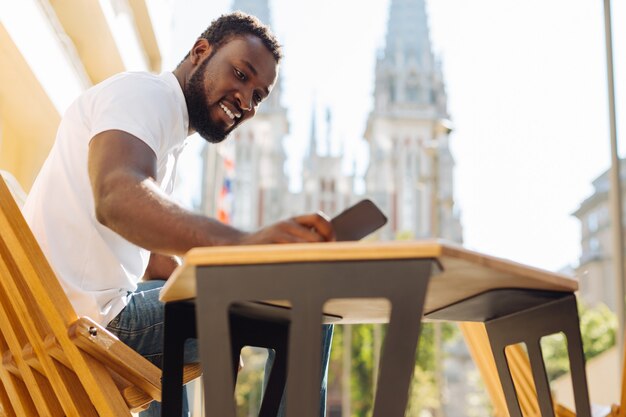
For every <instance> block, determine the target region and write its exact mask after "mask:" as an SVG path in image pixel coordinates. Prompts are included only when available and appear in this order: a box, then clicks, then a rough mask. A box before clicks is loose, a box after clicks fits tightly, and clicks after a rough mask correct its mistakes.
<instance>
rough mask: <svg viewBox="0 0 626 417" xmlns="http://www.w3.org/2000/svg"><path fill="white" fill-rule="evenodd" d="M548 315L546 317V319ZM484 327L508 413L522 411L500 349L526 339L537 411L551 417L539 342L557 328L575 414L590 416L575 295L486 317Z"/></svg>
mask: <svg viewBox="0 0 626 417" xmlns="http://www.w3.org/2000/svg"><path fill="white" fill-rule="evenodd" d="M548 317H549V320H547V319H546V318H548ZM485 327H486V329H487V334H488V336H489V342H490V344H491V349H492V351H493V354H494V359H495V361H496V366H497V368H498V375H499V376H500V381H501V383H502V387H503V390H504V395H505V397H506V401H507V406H508V408H509V413H510V415H511V417H522V413H521V410H520V406H519V402H518V399H517V394H516V392H515V387H514V385H513V380H512V377H511V373H510V370H509V367H508V363H507V360H506V356H505V353H504V350H505V348H506V346H509V345H513V344H517V343H522V342H524V343H526V346H527V347H528V354H529V359H530V364H531V368H532V373H533V379H534V381H535V387H536V388H537V398H538V401H539V408H540V410H541V415H542V416H543V417H552V416H554V411H553V404H552V396H551V393H550V386H549V384H548V380H547V376H546V372H545V366H544V363H543V357H542V353H541V345H540V342H541V338H542V337H543V336H547V335H551V334H554V333H559V332H563V333H564V334H565V337H566V338H567V347H568V352H569V360H570V370H571V374H572V384H573V388H574V396H575V402H576V414H577V415H578V416H580V417H591V411H590V406H589V394H588V391H587V378H586V375H585V359H584V354H583V347H582V340H581V337H580V328H579V321H578V311H577V309H576V297H575V296H574V295H573V294H569V295H567V296H565V297H562V298H560V299H557V300H554V301H550V302H548V303H545V304H542V305H540V306H537V307H534V308H531V309H528V310H524V311H520V312H516V313H512V314H509V315H506V316H503V317H499V318H496V319H493V320H489V321H487V322H486V323H485Z"/></svg>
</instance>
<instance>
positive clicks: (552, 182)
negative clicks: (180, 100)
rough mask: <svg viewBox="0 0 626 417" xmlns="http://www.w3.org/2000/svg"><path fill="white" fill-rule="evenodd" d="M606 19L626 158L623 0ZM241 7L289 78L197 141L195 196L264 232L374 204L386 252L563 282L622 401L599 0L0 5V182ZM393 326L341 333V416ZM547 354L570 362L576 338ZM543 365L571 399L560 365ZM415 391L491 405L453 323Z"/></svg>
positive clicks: (369, 382) (413, 410)
mask: <svg viewBox="0 0 626 417" xmlns="http://www.w3.org/2000/svg"><path fill="white" fill-rule="evenodd" d="M613 8H614V9H613V40H614V41H613V42H614V59H615V83H616V84H615V91H616V101H617V106H616V107H617V126H618V129H617V133H618V136H617V138H618V143H619V150H620V155H621V154H623V151H624V147H623V145H622V143H623V139H624V135H623V127H624V126H625V123H624V122H625V121H626V102H625V100H626V99H625V97H626V79H625V77H624V73H625V71H626V44H625V40H626V5H625V4H624V2H613ZM231 10H243V11H246V12H249V13H251V14H254V15H256V16H257V17H259V19H261V20H262V21H263V22H265V23H266V24H269V25H270V26H271V27H272V29H273V30H274V32H275V33H276V34H277V36H278V38H279V40H280V42H281V44H282V45H283V48H284V56H285V57H284V60H283V61H282V63H281V70H280V77H279V83H278V85H277V86H276V88H275V89H274V92H273V93H272V95H271V96H270V98H269V99H268V100H267V102H265V103H264V104H263V105H262V107H261V109H260V111H259V114H258V115H257V117H255V118H254V119H252V120H251V121H249V122H247V123H246V124H245V125H243V126H242V127H241V128H240V129H238V130H237V131H236V132H234V133H233V134H232V135H231V136H232V137H231V138H230V140H228V141H226V142H225V143H223V144H221V145H218V146H215V145H210V146H208V145H207V144H206V143H204V141H203V140H202V139H201V138H199V137H193V136H192V137H190V139H189V141H188V145H187V148H186V150H185V154H184V158H185V161H184V163H181V164H180V165H179V166H180V167H181V169H180V172H179V182H178V186H177V192H176V198H177V199H178V200H179V201H180V202H181V204H184V205H185V206H187V207H189V208H190V209H193V210H196V211H199V212H203V213H205V214H207V215H210V216H214V217H217V218H219V219H220V220H222V221H224V222H228V223H231V224H233V225H235V226H237V227H240V228H243V229H246V230H253V229H256V228H259V227H262V226H264V225H266V224H268V223H271V222H273V221H276V220H278V219H281V218H285V217H288V216H291V215H294V214H298V213H302V212H309V211H317V210H322V211H324V212H326V213H327V214H329V215H331V216H332V215H335V214H337V213H339V212H341V211H342V210H343V209H345V208H347V207H348V206H350V205H351V204H353V203H354V202H356V201H358V200H360V199H362V198H365V197H367V198H371V199H372V200H374V201H375V202H376V203H377V204H378V205H379V206H380V207H381V208H382V209H383V211H384V212H385V213H386V214H387V216H388V217H389V223H388V225H387V226H385V228H383V229H382V230H381V231H380V232H379V233H377V235H376V236H373V237H371V238H372V239H384V240H390V239H421V238H430V237H438V238H443V239H446V240H448V241H452V242H456V243H459V244H463V245H464V246H465V247H467V248H469V249H474V250H477V251H480V252H484V253H487V254H490V255H495V256H499V257H504V258H508V259H511V260H514V261H518V262H522V263H525V264H528V265H531V266H536V267H539V268H544V269H548V270H551V271H557V272H561V273H564V274H567V275H571V276H573V277H575V278H576V279H578V280H579V285H580V291H579V300H580V304H581V313H582V317H583V318H582V327H583V337H584V339H585V347H586V349H587V354H588V357H589V358H592V357H593V358H594V359H590V361H589V370H588V372H589V375H590V389H591V393H592V401H595V402H597V403H604V404H607V403H610V402H617V397H618V394H617V391H618V386H619V382H618V374H619V358H618V356H619V355H618V354H617V349H616V348H614V347H613V348H611V347H612V346H613V345H614V343H615V339H616V331H617V327H618V325H617V320H616V317H615V315H614V313H613V311H615V309H616V308H617V305H616V304H617V301H616V300H617V299H618V298H617V297H616V292H615V288H616V286H615V283H616V279H615V276H614V273H613V272H612V267H611V260H612V259H613V255H612V246H611V236H610V230H611V229H610V227H611V220H610V216H609V203H608V190H609V177H608V169H609V165H610V156H611V154H610V148H609V112H608V99H607V70H606V51H605V43H604V42H605V36H604V9H603V3H602V1H600V0H550V1H548V2H546V1H540V0H528V1H525V2H519V1H515V0H474V1H467V0H430V1H426V0H367V1H363V0H361V1H358V0H342V1H330V0H318V1H315V2H312V1H311V2H306V1H298V2H293V1H291V2H290V1H287V0H215V1H211V2H207V1H202V0H185V1H182V0H179V1H175V0H20V1H10V0H0V169H2V170H5V171H8V172H10V173H11V174H13V175H14V176H15V177H16V179H17V181H18V182H19V183H20V185H21V186H22V187H23V188H24V189H25V190H26V191H28V189H29V188H30V186H31V184H32V182H33V180H34V178H35V176H36V175H37V172H38V170H39V167H40V166H41V165H42V163H43V160H44V159H45V157H46V155H47V153H48V151H49V149H50V147H51V145H52V143H53V141H54V137H55V132H56V128H57V125H58V123H59V121H60V118H61V115H62V114H63V112H64V111H65V109H66V108H67V106H68V105H69V104H70V103H71V102H72V100H74V99H75V98H76V97H77V96H78V95H79V94H80V93H81V92H82V91H84V90H85V89H87V88H89V87H90V86H91V85H93V84H96V83H98V82H100V81H102V80H104V79H106V78H107V77H109V76H111V75H113V74H115V73H118V72H121V71H150V72H156V73H158V72H161V71H171V70H173V69H174V68H175V67H176V65H177V64H178V62H180V60H181V59H182V57H183V56H184V55H185V54H186V53H187V51H188V50H189V49H190V48H191V46H192V45H193V43H194V41H195V39H196V38H197V37H198V35H199V34H200V33H201V32H202V31H203V30H204V29H205V28H206V27H207V26H208V24H209V23H210V22H211V20H213V19H214V18H216V17H218V16H219V15H221V14H223V13H226V12H229V11H231ZM622 171H623V170H622ZM384 333H385V328H384V326H343V327H338V328H337V329H336V334H335V340H334V345H333V354H332V355H333V356H332V361H331V366H330V368H331V375H330V388H329V415H330V416H351V415H354V416H367V415H370V414H371V410H372V399H371V395H372V390H373V389H374V387H375V382H374V381H375V378H376V371H375V369H376V364H377V360H378V359H377V358H378V352H379V350H380V346H381V345H382V343H383V342H382V341H383V339H384ZM546 343H548V345H549V346H547V347H546V349H545V352H544V353H545V354H546V355H552V357H553V358H556V359H555V360H553V361H551V362H552V363H557V364H558V363H559V358H561V359H562V358H564V355H565V352H566V348H564V347H563V341H562V340H560V341H559V340H558V337H557V338H556V339H554V340H552V341H548V342H546ZM263 355H264V353H263V352H260V351H257V350H254V349H249V350H248V351H247V353H246V362H247V364H248V366H246V368H245V373H243V374H242V375H241V376H240V383H239V387H238V391H237V399H238V403H239V404H240V409H239V413H240V415H242V416H244V415H254V413H255V412H256V408H255V407H258V404H257V402H258V398H259V396H260V391H259V390H260V381H261V379H262V367H263V366H262V365H263V363H264V359H263ZM561 362H562V361H561ZM596 363H597V365H595V364H596ZM594 369H598V371H594ZM594 372H597V373H598V375H600V376H599V377H598V378H597V380H594V379H592V378H594V377H593V375H594ZM549 373H550V378H551V380H552V381H553V388H554V390H555V395H556V397H557V398H561V399H563V401H565V402H567V398H568V397H567V395H568V394H566V393H564V394H559V392H560V390H561V388H560V387H561V386H566V385H567V383H565V382H561V381H564V380H566V378H567V369H565V368H564V367H559V366H558V365H557V366H556V367H555V369H552V370H549ZM414 382H415V383H414V385H413V389H412V393H411V406H410V409H409V410H408V411H407V415H411V416H420V417H427V416H465V415H467V416H483V415H485V416H486V415H493V414H494V412H496V411H494V409H493V407H492V405H491V403H490V400H489V396H488V395H487V393H486V391H485V388H484V386H483V383H482V382H481V376H480V373H479V371H478V370H477V368H476V367H475V365H474V362H473V361H472V356H471V355H470V353H469V351H468V349H467V347H466V343H465V342H464V338H463V335H462V334H461V333H460V332H459V330H458V329H457V327H456V326H454V325H449V324H444V325H432V324H427V325H426V326H425V328H424V330H423V337H422V342H421V346H420V352H419V355H418V360H417V367H416V370H415V375H414ZM611 398H614V399H611Z"/></svg>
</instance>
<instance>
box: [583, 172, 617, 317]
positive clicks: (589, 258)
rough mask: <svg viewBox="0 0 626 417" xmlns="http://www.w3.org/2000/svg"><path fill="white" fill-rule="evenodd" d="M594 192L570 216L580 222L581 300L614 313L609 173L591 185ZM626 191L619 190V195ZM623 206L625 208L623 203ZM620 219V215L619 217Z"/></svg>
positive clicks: (603, 174)
mask: <svg viewBox="0 0 626 417" xmlns="http://www.w3.org/2000/svg"><path fill="white" fill-rule="evenodd" d="M625 170H626V160H622V161H621V166H620V175H621V179H622V184H624V182H625V181H626V173H625ZM592 185H593V193H592V194H591V195H590V196H589V197H588V198H586V199H585V200H584V201H583V202H582V203H581V204H580V206H579V207H578V209H576V211H574V213H572V215H573V216H575V217H576V218H577V219H578V220H579V221H580V232H581V233H580V236H581V238H580V248H581V251H580V258H579V259H578V266H577V267H576V270H575V271H576V276H577V277H578V282H579V294H580V297H581V298H582V299H583V300H584V301H585V302H587V303H588V304H589V305H591V306H593V305H596V304H598V303H603V304H606V305H607V306H608V307H609V308H610V309H611V310H613V311H615V303H616V300H615V276H614V273H613V268H612V262H613V246H612V235H611V233H612V232H611V218H610V209H609V185H610V180H609V171H608V170H607V171H605V172H603V173H602V174H601V175H599V176H598V177H597V178H596V179H595V180H593V182H592ZM625 192H626V190H622V196H624V195H625ZM622 204H623V206H625V207H626V201H624V202H623V203H622ZM622 216H623V215H622Z"/></svg>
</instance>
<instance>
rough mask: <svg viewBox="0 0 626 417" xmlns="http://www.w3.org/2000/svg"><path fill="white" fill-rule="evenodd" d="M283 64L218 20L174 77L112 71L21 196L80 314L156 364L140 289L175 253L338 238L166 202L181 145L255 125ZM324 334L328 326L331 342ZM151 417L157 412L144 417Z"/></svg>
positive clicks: (310, 218) (314, 219) (154, 324)
mask: <svg viewBox="0 0 626 417" xmlns="http://www.w3.org/2000/svg"><path fill="white" fill-rule="evenodd" d="M280 59H281V51H280V46H279V45H278V42H277V41H276V39H275V37H274V35H273V34H272V33H271V32H270V31H269V29H268V28H267V27H265V26H263V25H262V24H261V23H260V22H259V21H258V20H257V19H256V18H254V17H251V16H248V15H245V14H243V13H238V12H237V13H233V14H230V15H224V16H221V17H220V18H218V19H217V20H215V21H214V22H213V23H212V24H211V25H210V26H209V28H208V29H207V30H206V31H205V32H204V33H203V34H202V35H201V37H200V38H199V39H198V40H197V41H196V42H195V44H194V45H193V47H192V49H191V51H190V52H189V53H188V54H187V56H186V57H185V58H184V60H183V61H182V62H181V63H180V64H179V65H178V67H177V68H176V69H175V70H174V72H173V73H168V72H166V73H163V74H161V75H160V76H155V75H151V74H147V73H124V74H119V75H117V76H114V77H112V78H110V79H108V80H106V81H104V82H102V83H100V84H98V85H96V86H94V87H92V88H90V89H89V90H88V91H86V92H85V93H84V94H82V95H81V96H80V97H79V98H78V99H77V100H76V101H75V102H74V103H73V104H72V105H71V106H70V107H69V109H68V110H67V112H66V114H65V115H64V117H63V120H62V121H61V124H60V126H59V130H58V133H57V138H56V141H55V144H54V146H53V148H52V150H51V153H50V155H49V157H48V159H47V160H46V162H45V164H44V166H43V168H42V170H41V172H40V174H39V176H38V178H37V180H36V181H35V184H34V185H33V188H32V191H31V193H30V195H29V197H28V200H27V203H26V207H25V215H26V218H27V220H28V221H29V223H30V225H31V227H32V229H33V231H34V233H35V235H36V237H37V239H38V240H39V242H40V244H41V246H42V248H43V250H44V252H45V254H46V256H47V258H48V259H49V261H50V263H51V264H52V266H53V268H54V270H55V271H56V273H57V275H58V277H59V279H60V281H61V283H62V285H63V287H64V289H65V291H66V292H67V294H68V297H69V299H70V300H71V302H72V304H73V306H74V308H75V309H76V312H77V313H78V314H79V315H87V316H90V317H92V318H93V319H95V320H97V321H99V322H100V323H101V324H103V325H105V326H107V328H108V329H109V330H111V331H112V332H114V333H115V334H117V335H118V336H119V338H120V339H121V340H122V341H124V342H125V343H127V344H128V345H129V346H131V347H132V348H133V349H135V350H136V351H138V352H139V353H140V354H142V355H143V356H145V357H146V358H148V359H149V360H151V361H152V362H153V363H155V364H157V365H158V366H160V365H161V352H162V344H163V329H162V327H163V305H162V304H161V303H160V302H159V301H158V293H159V290H160V288H161V286H162V285H163V282H164V281H146V282H140V283H139V284H138V281H139V280H140V278H141V277H142V276H144V274H145V273H146V272H147V275H148V278H153V277H155V276H157V277H167V276H169V274H170V273H171V271H172V270H173V268H174V267H175V266H176V264H175V262H173V261H172V257H171V256H172V255H182V254H184V253H185V252H187V251H188V250H189V249H191V248H193V247H197V246H212V245H245V244H260V243H285V242H321V241H331V240H333V239H334V234H333V230H332V227H331V225H330V223H329V222H328V221H327V220H326V219H325V218H324V217H323V216H322V215H320V214H308V215H303V216H299V217H294V218H292V219H289V220H286V221H282V222H278V223H276V224H273V225H271V226H269V227H266V228H264V229H261V230H259V231H256V232H252V233H250V232H244V231H241V230H237V229H235V228H233V227H231V226H228V225H225V224H222V223H220V222H218V221H216V220H213V219H210V218H207V217H205V216H202V215H199V214H196V213H192V212H190V211H187V210H185V209H184V208H182V207H180V206H179V205H177V204H176V203H174V202H173V201H172V200H171V199H170V198H169V194H170V193H171V191H172V189H173V186H174V176H175V168H176V161H177V158H178V155H179V154H180V152H181V150H182V147H183V146H184V141H185V139H186V138H187V136H189V135H191V134H193V133H194V132H197V133H199V134H200V136H202V137H203V138H204V139H206V140H207V141H209V142H211V143H218V142H221V141H222V140H224V139H225V138H226V137H227V136H228V134H229V133H230V132H232V131H233V130H234V129H235V128H236V127H237V126H239V125H240V124H241V123H243V122H244V121H245V120H247V119H249V118H251V117H253V116H254V114H255V112H256V110H257V107H258V105H259V104H260V103H261V102H262V101H263V100H264V99H265V98H266V97H267V96H268V95H269V94H270V92H271V90H272V88H273V86H274V84H275V82H276V77H277V72H278V63H279V61H280ZM329 335H330V331H329V330H328V329H327V331H326V332H325V336H326V337H325V340H326V342H327V343H326V344H327V345H328V344H329V343H330V337H329ZM185 349H186V351H185V360H186V361H188V362H193V361H197V346H196V341H195V340H192V341H188V343H187V345H186V348H185ZM327 350H328V346H326V353H327ZM326 360H327V359H326ZM325 362H326V361H325ZM322 412H323V410H322ZM159 414H160V410H159V404H154V405H153V406H151V408H150V409H149V410H147V411H146V412H144V414H142V415H159Z"/></svg>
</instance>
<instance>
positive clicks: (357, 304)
mask: <svg viewBox="0 0 626 417" xmlns="http://www.w3.org/2000/svg"><path fill="white" fill-rule="evenodd" d="M576 290H577V282H576V281H575V280H572V279H570V278H567V277H565V276H562V275H558V274H554V273H550V272H547V271H543V270H539V269H536V268H531V267H528V266H524V265H521V264H518V263H514V262H510V261H507V260H503V259H498V258H494V257H490V256H486V255H482V254H479V253H476V252H472V251H469V250H466V249H464V248H462V247H459V246H456V245H453V244H449V243H445V242H442V241H435V240H426V241H403V242H340V243H339V242H338V243H322V244H291V245H260V246H232V247H213V248H197V249H193V250H191V251H190V252H189V253H188V254H187V255H186V256H185V259H184V263H183V265H182V266H181V267H180V268H179V269H178V270H177V271H176V272H175V273H174V275H173V276H172V277H171V278H170V279H169V280H168V282H167V283H166V285H165V287H164V288H163V290H162V293H161V300H162V301H164V302H166V303H174V302H180V301H184V300H195V307H196V317H197V319H198V326H197V328H198V339H199V346H200V358H201V362H202V366H203V371H204V382H205V385H204V386H205V404H206V407H207V409H206V412H207V414H206V415H207V416H220V417H234V415H235V414H234V402H233V395H232V384H233V375H232V369H230V364H231V363H232V354H231V352H230V350H229V346H228V342H225V341H227V340H229V327H228V320H229V318H228V317H229V316H228V311H229V308H230V307H231V306H232V305H233V303H239V302H250V301H254V300H256V301H263V302H265V303H269V304H272V305H276V306H286V307H289V310H287V309H283V308H280V307H276V310H279V311H282V312H283V313H282V314H287V316H288V319H289V322H290V327H289V355H288V367H287V368H288V383H287V416H302V417H317V415H318V408H317V407H318V404H319V375H320V363H319V360H316V359H315V358H319V357H320V356H321V352H320V343H319V338H320V325H319V324H320V322H322V321H323V320H326V321H332V320H333V318H335V321H336V322H337V323H381V322H388V323H389V327H388V330H387V337H386V340H385V345H384V347H383V354H382V357H381V367H380V372H379V381H378V384H377V385H378V387H379V388H378V391H377V393H376V394H375V395H376V400H375V408H374V417H379V416H381V417H382V416H385V417H388V416H398V417H400V416H403V415H404V412H405V408H406V404H407V399H408V386H409V382H410V378H411V375H412V372H413V366H414V363H415V351H416V346H417V341H418V337H419V329H420V323H421V320H422V319H423V318H426V319H442V320H454V321H482V322H485V324H486V328H487V332H488V335H489V339H490V343H491V345H492V350H493V352H494V357H495V360H496V365H497V366H498V372H499V375H500V379H501V381H502V385H503V389H504V392H505V396H506V398H507V405H508V408H509V413H510V415H511V417H521V411H520V409H519V405H518V402H517V397H516V394H515V389H514V387H513V382H512V379H511V376H510V373H509V370H508V366H507V363H506V358H505V356H504V348H505V347H506V346H507V345H510V344H515V343H520V342H525V343H526V345H527V347H528V353H529V357H530V360H531V366H532V370H533V376H534V379H535V385H536V388H537V392H538V397H539V404H540V408H541V410H542V415H544V416H552V415H553V411H552V403H551V398H550V392H549V386H548V381H547V378H546V376H545V368H544V364H543V359H542V357H541V350H540V345H539V340H540V338H541V337H543V336H545V335H548V334H552V333H557V332H563V333H564V334H565V335H566V337H567V340H568V349H569V358H570V369H571V372H572V378H573V380H574V394H575V397H576V409H577V413H578V415H579V416H587V417H590V411H589V409H590V408H589V399H588V394H587V385H586V377H585V369H584V358H583V353H582V343H581V339H580V330H579V324H578V313H577V309H576V301H575V297H574V295H573V293H574V291H576ZM174 304H175V303H174ZM248 305H249V304H248ZM322 312H323V314H322ZM166 377H167V375H166V374H165V372H164V379H165V378H166ZM164 385H165V384H164ZM164 395H165V394H164Z"/></svg>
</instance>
